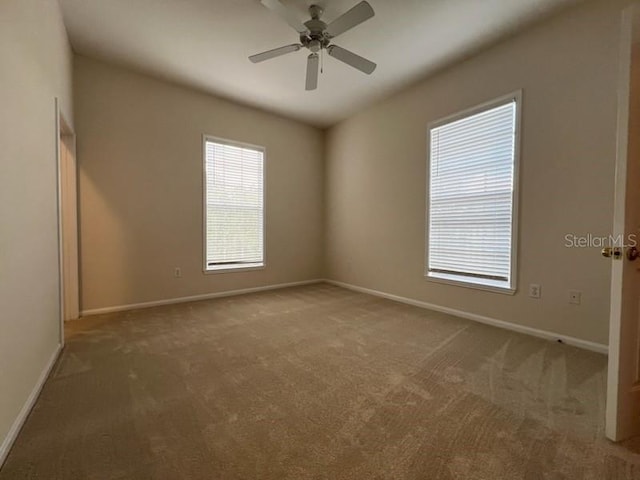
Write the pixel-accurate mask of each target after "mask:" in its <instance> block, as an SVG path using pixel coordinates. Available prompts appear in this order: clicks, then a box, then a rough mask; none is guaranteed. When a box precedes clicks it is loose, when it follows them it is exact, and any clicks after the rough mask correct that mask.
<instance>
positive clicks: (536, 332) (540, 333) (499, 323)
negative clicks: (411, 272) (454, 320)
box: [324, 279, 609, 354]
mask: <svg viewBox="0 0 640 480" xmlns="http://www.w3.org/2000/svg"><path fill="white" fill-rule="evenodd" d="M324 281H325V282H327V283H330V284H332V285H336V286H338V287H342V288H346V289H348V290H353V291H356V292H361V293H367V294H369V295H374V296H376V297H381V298H386V299H388V300H394V301H396V302H400V303H405V304H407V305H413V306H415V307H421V308H426V309H428V310H434V311H436V312H441V313H447V314H449V315H453V316H456V317H460V318H464V319H467V320H473V321H475V322H480V323H485V324H487V325H492V326H494V327H499V328H504V329H506V330H512V331H514V332H518V333H524V334H527V335H532V336H534V337H538V338H544V339H546V340H552V341H554V342H557V341H558V340H560V341H561V342H562V343H566V344H567V345H572V346H574V347H578V348H582V349H585V350H590V351H592V352H598V353H604V354H608V353H609V347H608V346H607V345H603V344H601V343H595V342H589V341H587V340H581V339H579V338H575V337H568V336H566V335H560V334H558V333H554V332H549V331H546V330H540V329H537V328H532V327H526V326H524V325H517V324H515V323H510V322H505V321H503V320H496V319H495V318H490V317H484V316H482V315H476V314H475V313H469V312H464V311H462V310H456V309H453V308H449V307H443V306H441V305H435V304H433V303H427V302H422V301H420V300H414V299H412V298H407V297H401V296H399V295H392V294H390V293H385V292H380V291H378V290H372V289H370V288H365V287H359V286H357V285H351V284H349V283H344V282H338V281H336V280H328V279H327V280H324Z"/></svg>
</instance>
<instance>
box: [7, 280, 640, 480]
mask: <svg viewBox="0 0 640 480" xmlns="http://www.w3.org/2000/svg"><path fill="white" fill-rule="evenodd" d="M605 380H606V358H605V357H604V356H602V355H598V354H594V353H589V352H585V351H581V350H578V349H575V348H571V347H568V346H564V345H559V344H555V343H551V342H546V341H543V340H538V339H535V338H531V337H528V336H524V335H519V334H515V333H511V332H507V331H504V330H500V329H497V328H492V327H488V326H484V325H480V324H476V323H473V322H469V321H466V320H460V319H457V318H454V317H450V316H447V315H443V314H439V313H433V312H429V311H425V310H421V309H419V308H414V307H410V306H406V305H402V304H398V303H394V302H391V301H387V300H382V299H378V298H375V297H371V296H367V295H363V294H359V293H354V292H350V291H347V290H344V289H341V288H338V287H334V286H330V285H325V284H321V285H314V286H308V287H300V288H293V289H286V290H279V291H273V292H268V293H259V294H252V295H246V296H239V297H232V298H227V299H219V300H212V301H204V302H197V303H191V304H183V305H175V306H167V307H158V308H150V309H146V310H138V311H133V312H126V313H119V314H112V315H104V316H99V317H92V318H88V319H85V320H81V321H78V322H75V323H72V324H70V325H69V328H68V341H67V347H66V349H65V351H64V353H63V355H62V357H61V359H60V361H59V362H58V364H57V366H56V367H55V369H54V372H53V374H52V376H51V378H50V379H49V381H48V382H47V384H46V386H45V388H44V390H43V392H42V396H41V397H40V399H39V401H38V403H37V405H36V407H35V409H34V410H33V412H32V414H31V416H30V417H29V419H28V421H27V423H26V425H25V427H24V429H23V431H22V433H21V434H20V436H19V438H18V440H17V442H16V444H15V447H14V449H13V450H12V452H11V454H10V456H9V458H8V460H7V462H6V464H5V466H4V468H3V469H2V470H1V471H0V479H1V480H8V479H47V480H56V479H60V480H74V479H82V480H89V479H91V480H93V479H95V480H98V479H99V480H103V479H104V480H106V479H143V480H147V479H154V480H155V479H167V480H176V479H208V480H211V479H220V480H233V479H270V480H271V479H273V480H276V479H277V480H281V479H363V480H364V479H366V480H370V479H482V480H498V479H527V480H532V479H572V480H574V479H594V480H602V479H623V478H624V479H626V478H640V455H638V454H637V453H634V449H635V450H636V451H637V448H635V447H634V445H633V444H627V445H624V446H617V445H613V444H611V443H609V442H607V441H606V440H605V439H604V435H603V415H604V392H605Z"/></svg>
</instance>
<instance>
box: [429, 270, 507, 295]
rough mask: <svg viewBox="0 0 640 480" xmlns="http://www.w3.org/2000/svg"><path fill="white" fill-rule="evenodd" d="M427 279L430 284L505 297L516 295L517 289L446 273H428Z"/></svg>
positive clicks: (495, 281) (491, 281) (502, 283)
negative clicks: (452, 286) (480, 291)
mask: <svg viewBox="0 0 640 480" xmlns="http://www.w3.org/2000/svg"><path fill="white" fill-rule="evenodd" d="M425 278H426V279H427V280H428V281H430V282H435V283H444V284H446V285H454V286H457V287H464V288H473V289H476V290H485V291H487V292H493V293H501V294H503V295H514V294H515V293H516V289H515V288H514V287H513V286H512V285H509V284H507V283H506V282H501V281H499V280H488V279H484V278H478V279H475V278H470V277H463V276H461V275H451V274H446V273H427V274H426V275H425Z"/></svg>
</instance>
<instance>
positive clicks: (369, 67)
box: [327, 45, 377, 75]
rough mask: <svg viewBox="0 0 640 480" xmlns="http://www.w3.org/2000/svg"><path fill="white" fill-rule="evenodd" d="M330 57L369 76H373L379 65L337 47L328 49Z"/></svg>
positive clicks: (333, 46) (332, 46)
mask: <svg viewBox="0 0 640 480" xmlns="http://www.w3.org/2000/svg"><path fill="white" fill-rule="evenodd" d="M327 51H328V52H329V55H331V56H332V57H333V58H337V59H338V60H340V61H341V62H344V63H346V64H347V65H350V66H352V67H353V68H357V69H358V70H360V71H361V72H364V73H366V74H367V75H371V74H372V73H373V71H374V70H375V69H376V67H377V65H376V64H375V63H373V62H371V61H369V60H367V59H366V58H364V57H361V56H360V55H356V54H355V53H353V52H350V51H349V50H345V49H344V48H342V47H339V46H337V45H331V46H329V48H327Z"/></svg>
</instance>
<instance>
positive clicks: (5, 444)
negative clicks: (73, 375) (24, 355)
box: [0, 344, 62, 467]
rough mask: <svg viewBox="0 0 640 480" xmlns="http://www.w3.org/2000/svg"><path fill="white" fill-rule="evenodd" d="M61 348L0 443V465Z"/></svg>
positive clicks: (57, 348)
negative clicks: (0, 443)
mask: <svg viewBox="0 0 640 480" xmlns="http://www.w3.org/2000/svg"><path fill="white" fill-rule="evenodd" d="M61 350H62V345H60V344H58V346H57V347H56V349H55V351H54V352H53V355H51V358H50V359H49V362H48V363H47V365H46V366H45V367H44V370H42V373H41V374H40V378H38V381H37V382H36V384H35V386H34V387H33V390H32V391H31V394H30V395H29V398H27V401H26V402H25V403H24V405H23V406H22V409H21V410H20V413H19V414H18V417H17V418H16V419H15V421H14V422H13V425H11V428H10V429H9V433H7V436H6V437H5V439H4V440H3V441H2V445H0V467H2V465H3V464H4V462H5V460H6V459H7V456H8V455H9V452H10V451H11V447H12V446H13V443H14V442H15V441H16V438H18V434H19V433H20V430H21V429H22V426H23V425H24V422H25V421H26V420H27V417H28V416H29V413H30V412H31V409H32V408H33V406H34V405H35V404H36V400H38V396H39V395H40V392H41V391H42V387H43V386H44V383H45V382H46V381H47V378H48V377H49V373H51V369H52V368H53V366H54V365H55V363H56V360H58V356H59V355H60V351H61Z"/></svg>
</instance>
